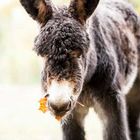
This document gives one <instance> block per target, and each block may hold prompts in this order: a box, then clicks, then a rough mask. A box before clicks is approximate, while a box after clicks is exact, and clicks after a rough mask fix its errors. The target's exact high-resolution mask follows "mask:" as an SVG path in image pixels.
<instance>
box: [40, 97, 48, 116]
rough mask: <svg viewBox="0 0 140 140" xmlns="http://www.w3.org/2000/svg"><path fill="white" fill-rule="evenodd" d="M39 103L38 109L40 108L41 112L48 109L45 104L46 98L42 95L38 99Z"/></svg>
mask: <svg viewBox="0 0 140 140" xmlns="http://www.w3.org/2000/svg"><path fill="white" fill-rule="evenodd" d="M39 103H40V106H39V110H41V111H42V112H43V113H45V112H47V110H48V108H47V106H46V104H47V98H46V97H44V98H42V99H40V101H39Z"/></svg>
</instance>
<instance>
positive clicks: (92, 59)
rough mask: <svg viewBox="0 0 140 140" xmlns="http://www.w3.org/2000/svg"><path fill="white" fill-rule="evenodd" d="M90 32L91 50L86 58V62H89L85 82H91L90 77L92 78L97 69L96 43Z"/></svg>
mask: <svg viewBox="0 0 140 140" xmlns="http://www.w3.org/2000/svg"><path fill="white" fill-rule="evenodd" d="M88 34H89V39H90V46H89V52H88V55H87V59H86V64H87V68H86V72H87V73H86V76H85V82H86V83H87V82H89V81H90V79H91V78H92V76H93V74H94V72H95V70H96V66H97V54H96V50H95V45H94V39H93V37H92V36H91V35H90V33H88Z"/></svg>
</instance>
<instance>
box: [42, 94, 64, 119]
mask: <svg viewBox="0 0 140 140" xmlns="http://www.w3.org/2000/svg"><path fill="white" fill-rule="evenodd" d="M39 104H40V106H39V110H40V111H42V112H43V113H46V112H47V111H48V107H47V106H46V104H47V98H46V97H44V98H41V99H40V101H39ZM55 119H56V120H58V121H61V119H62V116H55Z"/></svg>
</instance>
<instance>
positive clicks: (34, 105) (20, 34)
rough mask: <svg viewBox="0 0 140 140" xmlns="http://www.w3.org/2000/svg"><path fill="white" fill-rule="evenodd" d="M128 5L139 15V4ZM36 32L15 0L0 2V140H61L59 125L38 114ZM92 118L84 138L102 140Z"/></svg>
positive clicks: (65, 1) (63, 1) (59, 1)
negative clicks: (34, 43)
mask: <svg viewBox="0 0 140 140" xmlns="http://www.w3.org/2000/svg"><path fill="white" fill-rule="evenodd" d="M53 1H54V3H57V4H58V5H61V4H68V3H69V1H68V0H53ZM131 2H132V3H133V4H134V6H135V8H136V10H137V11H138V12H139V13H140V1H139V0H132V1H131ZM37 33H38V25H37V23H36V22H35V21H33V20H32V19H31V18H30V17H29V16H28V15H27V13H26V12H25V10H24V9H23V8H22V7H21V5H20V3H19V1H18V0H0V140H31V139H32V140H61V135H62V134H61V131H60V124H59V122H57V121H56V120H55V119H54V118H53V117H52V116H51V115H50V114H49V113H46V114H43V113H41V112H40V111H38V106H39V104H38V100H39V99H40V97H41V88H40V73H41V67H42V64H41V58H39V57H38V56H37V55H36V54H35V53H34V52H33V51H32V48H33V42H34V38H35V36H36V35H37ZM90 114H92V111H90ZM92 115H93V116H92V117H90V115H89V116H88V117H87V119H86V131H87V132H88V134H87V139H88V140H92V138H94V139H95V140H96V139H97V140H102V135H101V124H100V122H99V120H98V118H97V116H96V114H92ZM91 122H92V123H91ZM89 124H92V125H89Z"/></svg>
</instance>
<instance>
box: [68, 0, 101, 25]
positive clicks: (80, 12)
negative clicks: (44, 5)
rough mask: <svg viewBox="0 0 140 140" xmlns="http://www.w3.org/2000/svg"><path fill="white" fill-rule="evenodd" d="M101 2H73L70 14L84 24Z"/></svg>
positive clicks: (86, 0)
mask: <svg viewBox="0 0 140 140" xmlns="http://www.w3.org/2000/svg"><path fill="white" fill-rule="evenodd" d="M98 3H99V0H71V3H70V7H69V12H70V13H71V14H72V16H73V17H74V18H76V19H77V20H79V21H80V22H81V23H84V22H85V21H86V20H87V18H89V17H90V16H91V15H92V13H93V12H94V10H95V8H96V7H97V5H98Z"/></svg>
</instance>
